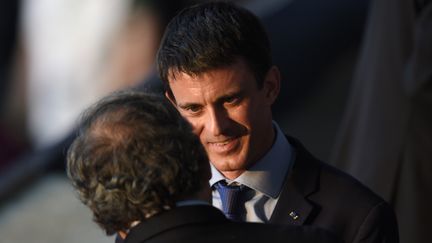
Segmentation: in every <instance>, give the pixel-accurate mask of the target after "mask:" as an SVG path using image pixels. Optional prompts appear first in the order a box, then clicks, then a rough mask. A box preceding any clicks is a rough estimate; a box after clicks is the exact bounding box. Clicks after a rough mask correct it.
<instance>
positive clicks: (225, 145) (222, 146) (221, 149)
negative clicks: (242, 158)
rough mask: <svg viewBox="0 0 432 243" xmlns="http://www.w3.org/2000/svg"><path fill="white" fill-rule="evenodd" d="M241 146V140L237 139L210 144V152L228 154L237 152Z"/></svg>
mask: <svg viewBox="0 0 432 243" xmlns="http://www.w3.org/2000/svg"><path fill="white" fill-rule="evenodd" d="M238 144H239V140H238V139H236V138H230V139H225V140H221V141H214V142H208V143H207V148H208V150H209V151H208V152H213V153H218V154H227V153H230V152H231V151H233V150H235V149H236V147H237V146H238Z"/></svg>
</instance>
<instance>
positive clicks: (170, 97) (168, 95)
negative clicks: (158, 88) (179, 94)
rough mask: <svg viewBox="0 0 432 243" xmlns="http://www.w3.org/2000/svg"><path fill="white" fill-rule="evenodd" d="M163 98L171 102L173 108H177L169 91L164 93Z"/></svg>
mask: <svg viewBox="0 0 432 243" xmlns="http://www.w3.org/2000/svg"><path fill="white" fill-rule="evenodd" d="M165 97H166V98H167V99H168V100H169V101H170V102H171V104H172V105H173V106H174V107H177V103H176V101H175V98H174V95H173V93H172V92H171V90H167V91H165Z"/></svg>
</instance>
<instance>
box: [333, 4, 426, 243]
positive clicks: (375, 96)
mask: <svg viewBox="0 0 432 243" xmlns="http://www.w3.org/2000/svg"><path fill="white" fill-rule="evenodd" d="M431 67H432V2H431V1H427V0H426V1H422V0H418V1H417V0H397V1H391V0H376V1H373V5H372V8H371V12H370V15H369V20H368V25H367V28H366V35H365V38H364V43H363V49H362V53H361V56H360V59H359V61H358V65H357V69H356V73H355V76H354V81H353V83H352V87H351V93H350V99H349V102H348V104H347V106H346V113H345V117H344V120H343V123H342V126H341V128H340V131H339V137H338V143H337V144H336V146H335V148H334V156H333V157H334V161H335V164H336V165H337V166H338V167H340V168H342V169H344V170H346V171H347V172H349V173H351V174H353V175H354V176H355V177H357V178H358V179H359V180H360V181H362V182H363V183H365V184H366V185H368V186H369V187H370V188H371V189H372V190H374V191H375V192H377V193H378V194H379V195H381V196H382V197H383V198H384V199H385V200H387V201H388V202H390V204H391V205H392V206H393V207H394V209H395V211H396V215H397V218H398V222H399V226H400V227H399V229H400V237H401V242H403V243H420V242H430V238H431V237H430V234H429V233H430V232H429V230H430V226H431V225H432V209H431V208H430V205H432V196H431V192H432V180H431V172H432V163H431V161H432V150H431V145H432V112H431V111H432V102H431V101H432V69H431Z"/></svg>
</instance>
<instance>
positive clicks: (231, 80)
mask: <svg viewBox="0 0 432 243" xmlns="http://www.w3.org/2000/svg"><path fill="white" fill-rule="evenodd" d="M168 80H169V86H170V89H171V90H172V92H173V93H174V95H175V93H180V92H182V91H186V90H197V89H203V90H207V89H235V88H240V87H249V86H256V79H255V75H254V73H253V72H252V71H251V69H250V68H249V67H248V65H247V64H246V63H245V62H244V61H242V60H241V59H240V60H237V61H236V62H234V63H233V64H232V65H229V66H225V67H220V68H214V69H211V70H208V71H204V72H201V73H198V74H188V73H186V72H182V71H172V72H171V73H170V75H169V78H168ZM226 91H229V90H226Z"/></svg>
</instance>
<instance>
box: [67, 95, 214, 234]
mask: <svg viewBox="0 0 432 243" xmlns="http://www.w3.org/2000/svg"><path fill="white" fill-rule="evenodd" d="M208 166H209V164H208V158H207V155H206V153H205V151H204V149H203V147H202V145H201V143H200V142H199V139H198V138H197V137H196V136H195V135H194V134H193V133H192V129H191V127H190V125H189V124H188V123H187V121H185V120H184V119H183V118H182V117H181V116H180V114H179V113H178V112H177V110H176V109H175V108H174V107H172V105H171V104H169V103H168V101H166V100H165V99H164V98H162V97H159V96H156V95H150V94H145V93H138V92H131V91H127V92H118V93H114V94H112V95H110V96H108V97H106V98H104V99H102V100H101V101H99V102H98V103H96V104H95V105H94V106H92V107H90V108H89V109H87V110H86V111H85V112H84V113H83V117H82V122H81V127H80V130H79V133H78V136H77V138H76V139H75V140H74V142H73V143H72V145H71V147H70V148H69V150H68V154H67V173H68V176H69V178H70V179H71V180H72V184H73V186H74V188H75V189H76V191H77V192H78V196H79V198H80V200H81V201H82V202H83V203H84V204H85V205H87V206H88V207H89V208H90V209H91V210H92V212H93V216H94V221H95V222H96V223H98V224H99V225H100V226H101V227H102V228H103V229H104V230H105V231H106V233H107V234H108V235H112V234H114V233H115V232H118V231H121V230H123V231H124V230H127V229H128V228H129V227H130V224H131V223H132V222H134V221H137V220H138V221H143V220H145V218H147V217H149V216H152V215H154V214H157V213H160V212H161V211H164V210H167V209H169V208H172V207H174V205H175V202H176V201H177V200H179V199H181V198H183V197H186V196H190V195H193V194H194V193H197V192H198V191H199V190H200V189H201V188H202V186H203V185H204V184H203V183H204V182H205V181H207V180H208V177H205V176H204V174H205V173H203V170H205V169H207V170H208Z"/></svg>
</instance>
